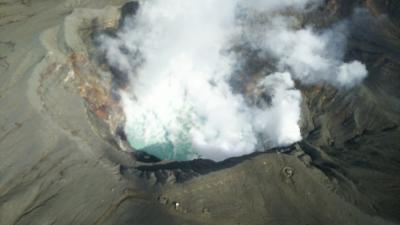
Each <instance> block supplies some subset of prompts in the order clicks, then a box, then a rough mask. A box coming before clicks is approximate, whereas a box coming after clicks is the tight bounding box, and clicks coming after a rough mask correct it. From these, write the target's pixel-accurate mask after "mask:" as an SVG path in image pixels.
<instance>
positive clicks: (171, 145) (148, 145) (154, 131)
mask: <svg viewBox="0 0 400 225" xmlns="http://www.w3.org/2000/svg"><path fill="white" fill-rule="evenodd" d="M191 114H192V113H191V112H190V111H186V112H181V113H180V114H175V115H178V116H177V117H171V115H169V116H168V117H167V118H160V117H159V114H155V113H153V112H152V111H151V110H146V109H144V108H140V109H139V108H136V110H135V117H134V118H133V120H134V121H131V122H129V123H127V126H126V128H125V129H126V133H127V136H128V141H129V143H130V145H131V146H132V147H133V148H134V149H136V150H141V151H144V152H147V153H149V154H151V155H154V156H156V157H158V158H160V159H165V160H180V161H183V160H191V159H194V158H198V157H199V155H198V153H196V151H195V149H193V147H192V140H191V136H190V131H191V129H192V127H193V126H194V123H193V121H192V120H193V116H191Z"/></svg>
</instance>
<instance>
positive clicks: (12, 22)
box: [0, 0, 400, 225]
mask: <svg viewBox="0 0 400 225" xmlns="http://www.w3.org/2000/svg"><path fill="white" fill-rule="evenodd" d="M112 3H114V4H116V5H119V6H120V5H122V2H118V1H105V0H104V1H90V0H86V1H21V2H14V1H5V2H1V3H0V12H1V13H2V14H1V15H2V16H1V17H0V48H1V52H0V72H1V73H0V81H1V85H0V104H1V109H0V125H1V130H0V162H1V163H0V224H1V225H2V224H5V225H8V224H141V225H143V224H219V225H220V224H288V225H289V224H392V223H396V222H397V223H398V222H399V221H400V218H399V215H398V213H397V212H399V211H400V205H399V202H400V201H399V200H400V199H399V196H400V195H399V194H400V193H399V190H400V188H399V187H400V180H399V176H398V172H399V169H400V155H399V153H400V141H399V135H400V133H399V129H398V124H399V120H400V118H399V115H400V114H399V112H400V102H399V101H400V92H399V90H400V88H399V87H400V79H399V77H398V76H399V71H400V65H399V63H398V62H399V57H400V54H399V51H400V48H399V44H400V39H399V38H400V33H399V29H398V27H399V26H400V20H399V19H400V12H399V9H400V7H399V6H400V5H399V3H398V2H397V1H395V0H393V1H389V0H388V1H379V0H367V1H345V0H331V1H328V2H327V5H326V7H323V8H321V9H320V11H318V12H314V13H313V14H310V15H309V17H306V18H304V19H305V20H309V21H314V22H315V23H317V22H318V23H321V24H320V25H321V26H324V24H327V23H331V22H334V21H335V20H337V19H338V18H343V17H349V16H350V15H351V13H352V9H353V8H354V7H355V6H364V7H365V8H367V9H368V10H369V11H370V12H371V14H372V15H371V16H368V15H366V16H365V17H360V20H359V21H355V23H354V24H353V27H352V29H351V38H350V43H349V49H348V52H347V56H346V57H348V58H349V59H360V60H362V61H363V62H365V63H366V65H367V66H368V71H369V72H370V73H369V76H368V79H367V80H366V81H365V82H364V83H363V84H362V85H361V86H359V87H358V88H355V89H351V90H338V89H335V88H333V87H330V86H320V85H319V86H312V87H300V88H301V90H302V93H303V95H304V102H303V115H304V118H303V121H302V133H303V136H304V137H305V138H304V141H302V142H300V143H298V144H296V145H295V146H290V147H288V148H283V149H274V150H271V151H269V152H268V153H257V154H252V155H249V156H243V157H239V158H233V159H229V160H227V161H224V162H221V163H214V162H212V161H207V160H196V161H191V162H158V160H156V159H154V158H151V157H150V156H147V155H136V157H135V156H134V155H133V154H131V153H129V152H127V151H124V149H125V150H127V148H129V146H127V145H126V143H125V142H124V138H123V137H124V134H123V132H121V131H120V128H119V125H121V124H122V123H123V122H124V116H123V115H122V113H121V110H120V108H119V105H118V98H116V97H115V96H113V92H112V88H115V86H113V82H112V79H113V78H112V76H113V74H112V73H111V72H112V71H111V72H110V71H109V68H107V65H102V64H101V60H100V61H99V60H98V59H96V58H95V57H94V52H93V45H92V42H91V37H90V35H91V34H93V32H96V31H98V30H108V31H110V32H112V29H114V28H115V27H117V26H118V21H119V19H120V11H119V7H118V6H114V7H110V6H109V7H106V6H107V5H110V4H112ZM104 7H105V8H104ZM93 8H98V9H93ZM326 15H329V16H328V17H326ZM321 18H325V19H321ZM114 75H115V74H114ZM117 87H118V88H123V87H121V86H120V85H117Z"/></svg>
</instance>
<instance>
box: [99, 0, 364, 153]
mask: <svg viewBox="0 0 400 225" xmlns="http://www.w3.org/2000/svg"><path fill="white" fill-rule="evenodd" d="M318 4H321V1H319V0H284V1H272V0H264V1H261V0H247V1H245V0H218V1H216V0H203V1H198V0H152V1H144V2H143V3H142V4H141V6H140V9H139V11H138V14H137V15H136V17H135V18H131V19H130V20H129V21H126V23H125V26H124V27H123V29H122V30H120V31H119V32H118V34H117V37H108V36H103V37H101V40H102V47H101V48H102V49H103V50H104V52H105V54H106V58H107V61H108V63H109V64H110V65H112V66H114V67H117V68H118V69H119V70H120V71H122V72H123V73H125V74H127V75H128V76H129V78H130V84H129V85H128V87H127V88H126V89H124V90H121V96H122V104H123V107H124V110H125V114H126V117H127V118H126V119H127V120H126V127H125V131H126V133H127V135H128V139H129V141H130V143H131V145H132V146H133V147H134V148H135V149H139V150H140V149H143V150H145V151H148V152H150V153H152V154H154V155H156V156H158V157H160V158H164V159H178V160H186V159H192V158H198V157H202V158H209V159H214V160H223V159H226V158H229V157H233V156H239V155H244V154H247V153H251V152H254V151H256V150H262V149H264V148H267V147H276V146H283V145H289V144H291V143H294V142H296V141H299V140H301V138H302V137H301V133H300V128H299V121H300V116H301V113H300V112H301V109H300V104H301V101H302V98H301V93H300V91H298V90H296V89H295V83H294V80H298V81H299V82H303V83H304V84H311V83H322V82H328V83H330V84H332V85H335V86H338V87H350V86H352V85H355V84H358V83H360V82H361V81H362V80H363V78H364V77H365V76H366V75H367V71H366V68H365V66H364V65H363V64H362V63H360V62H358V61H353V62H347V63H345V62H343V57H344V51H345V46H346V29H347V27H346V24H345V23H341V24H337V25H335V26H334V27H332V28H330V29H327V30H323V31H316V30H315V29H314V28H312V27H306V28H300V27H299V26H298V24H299V21H298V20H297V19H296V18H295V17H292V16H283V14H281V13H280V12H282V11H287V10H291V11H294V12H304V11H305V10H310V9H312V8H313V7H315V6H317V5H318ZM237 45H243V46H247V48H248V50H250V51H254V52H255V51H257V52H258V54H259V55H260V57H261V58H268V57H269V59H271V60H273V61H274V63H275V64H276V65H275V66H276V68H274V69H275V70H274V71H275V72H266V71H264V72H262V73H261V76H258V79H256V80H255V81H254V82H250V83H251V84H250V83H249V84H248V85H247V87H250V86H251V85H252V86H251V88H248V90H249V91H248V92H247V93H246V94H244V93H239V92H237V91H234V90H233V89H234V88H233V87H232V85H231V82H230V80H232V79H233V78H235V76H238V72H237V71H238V70H239V71H240V68H241V67H242V65H243V63H242V62H243V61H244V59H243V58H242V56H239V54H236V52H235V51H233V50H232V49H233V48H234V47H235V46H237ZM250 75H251V74H249V76H250ZM236 78H237V77H236ZM249 96H253V97H254V96H256V98H260V99H261V100H263V101H264V103H265V104H261V105H257V104H252V103H251V102H250V101H249V100H248V99H249V98H250V97H249ZM261 96H264V97H261ZM265 96H267V97H265Z"/></svg>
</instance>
